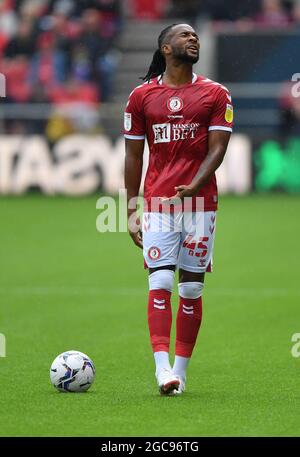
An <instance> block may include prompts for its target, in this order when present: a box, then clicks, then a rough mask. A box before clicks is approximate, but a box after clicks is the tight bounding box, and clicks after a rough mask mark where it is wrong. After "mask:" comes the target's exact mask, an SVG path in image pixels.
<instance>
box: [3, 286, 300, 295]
mask: <svg viewBox="0 0 300 457" xmlns="http://www.w3.org/2000/svg"><path fill="white" fill-rule="evenodd" d="M175 292H176V293H177V290H176V289H175ZM147 293H148V290H147V289H146V288H142V287H136V288H135V287H111V288H109V287H101V286H99V287H95V286H82V287H78V286H76V287H73V286H63V287H59V286H53V287H51V286H40V287H30V286H28V287H27V286H12V287H0V294H1V295H70V296H73V295H100V294H108V295H134V294H138V295H144V294H147ZM206 294H207V295H217V296H224V295H226V296H249V295H251V296H257V297H259V296H265V297H276V296H277V297H278V296H286V295H291V296H297V297H298V296H300V289H289V288H256V289H255V288H247V287H237V288H233V287H228V288H227V287H220V288H217V287H211V288H208V287H207V290H206Z"/></svg>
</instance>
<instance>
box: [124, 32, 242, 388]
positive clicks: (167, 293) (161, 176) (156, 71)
mask: <svg viewBox="0 0 300 457" xmlns="http://www.w3.org/2000/svg"><path fill="white" fill-rule="evenodd" d="M199 48H200V45H199V38H198V36H197V34H196V32H195V30H194V29H193V28H192V27H191V26H189V25H187V24H173V25H171V26H169V27H167V28H166V29H164V30H163V31H162V33H161V34H160V36H159V39H158V49H157V50H156V51H155V53H154V56H153V60H152V63H151V65H150V68H149V71H148V73H147V75H146V76H145V78H143V79H144V80H145V83H144V84H142V85H141V86H138V87H137V88H136V89H134V90H133V91H132V93H131V94H130V96H129V101H128V104H127V106H126V110H125V113H124V135H125V139H126V140H125V141H126V159H125V186H126V189H127V197H128V217H129V222H130V220H132V218H133V216H134V215H135V213H136V207H135V206H134V205H132V200H131V199H133V201H136V197H137V196H138V193H139V188H140V183H141V177H142V166H143V151H144V141H145V137H146V138H147V141H148V145H149V165H148V170H147V174H146V178H145V184H144V201H145V207H146V208H144V214H143V224H142V230H143V234H142V232H141V229H137V230H134V229H133V228H132V226H131V225H130V224H129V233H130V235H131V237H132V239H133V241H134V243H135V244H136V245H137V246H139V247H141V248H142V249H143V253H144V259H145V264H146V266H147V267H148V268H149V300H148V325H149V331H150V339H151V344H152V349H153V353H154V360H155V366H156V371H155V375H156V379H157V383H158V386H159V390H160V393H161V394H162V395H174V394H178V393H179V394H180V393H182V392H183V391H184V390H185V384H186V370H187V367H188V364H189V360H190V358H191V355H192V351H193V348H194V346H195V343H196V339H197V335H198V331H199V328H200V324H201V320H202V292H203V286H204V276H205V272H206V271H211V267H212V251H213V243H214V236H215V219H216V210H217V203H218V196H217V186H216V178H215V171H216V169H217V168H218V167H219V165H220V164H221V163H222V160H223V158H224V155H225V152H226V149H227V145H228V142H229V139H230V135H231V132H232V122H233V107H232V102H231V96H230V94H229V92H228V90H227V88H226V87H224V86H222V85H221V84H219V83H216V82H213V81H211V80H210V79H208V78H205V77H203V76H197V75H196V74H194V73H193V64H195V63H196V62H197V61H198V59H199ZM186 201H187V202H188V204H189V205H187V207H186V205H185V202H186ZM199 201H200V202H201V203H202V206H201V207H199ZM178 202H179V203H181V204H182V203H183V204H184V206H183V207H184V212H183V213H182V212H180V211H179V212H177V211H176V208H177V207H178ZM171 204H173V206H172V205H171ZM170 206H172V208H173V210H172V211H171V209H170ZM166 207H168V208H169V210H168V211H166V210H165V208H166ZM180 207H181V205H180ZM186 208H187V209H186ZM195 216H196V223H195V222H194V221H195ZM178 221H179V226H180V230H176V229H175V230H174V226H176V227H178ZM182 221H184V226H183V225H182ZM166 226H167V227H168V230H166V229H165V228H166ZM200 226H201V230H199V227H200ZM171 228H173V229H171ZM176 269H178V270H179V284H178V290H179V307H178V312H177V319H176V342H175V362H174V365H173V367H171V365H170V361H169V346H170V330H171V324H172V311H171V303H170V298H171V293H172V290H173V283H174V275H175V271H176Z"/></svg>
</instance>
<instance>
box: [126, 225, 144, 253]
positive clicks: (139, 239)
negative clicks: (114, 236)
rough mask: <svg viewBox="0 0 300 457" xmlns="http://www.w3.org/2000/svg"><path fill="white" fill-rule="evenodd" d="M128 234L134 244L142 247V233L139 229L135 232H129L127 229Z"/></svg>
mask: <svg viewBox="0 0 300 457" xmlns="http://www.w3.org/2000/svg"><path fill="white" fill-rule="evenodd" d="M129 235H130V236H131V238H132V241H133V242H134V244H136V245H137V246H138V247H139V248H141V249H143V235H142V232H141V230H139V231H138V232H136V233H135V232H131V231H130V230H129Z"/></svg>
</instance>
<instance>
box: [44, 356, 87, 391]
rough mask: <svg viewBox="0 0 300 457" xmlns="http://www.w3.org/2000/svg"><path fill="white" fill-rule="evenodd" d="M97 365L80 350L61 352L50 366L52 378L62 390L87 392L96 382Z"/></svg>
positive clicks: (55, 385)
mask: <svg viewBox="0 0 300 457" xmlns="http://www.w3.org/2000/svg"><path fill="white" fill-rule="evenodd" d="M95 373H96V370H95V365H94V363H93V362H92V360H91V359H90V358H89V356H87V355H86V354H84V353H83V352H79V351H66V352H63V353H62V354H59V355H58V356H57V357H56V358H55V359H54V361H53V363H52V365H51V367H50V380H51V383H52V384H53V386H54V387H56V388H57V389H58V390H59V391H61V392H85V391H87V390H88V389H89V388H90V387H91V385H92V384H93V382H94V378H95Z"/></svg>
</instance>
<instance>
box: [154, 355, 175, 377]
mask: <svg viewBox="0 0 300 457" xmlns="http://www.w3.org/2000/svg"><path fill="white" fill-rule="evenodd" d="M153 355H154V359H155V365H156V373H157V372H158V371H159V370H160V369H161V368H166V369H167V370H172V368H171V365H170V361H169V353H168V352H164V351H158V352H154V354H153Z"/></svg>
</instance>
